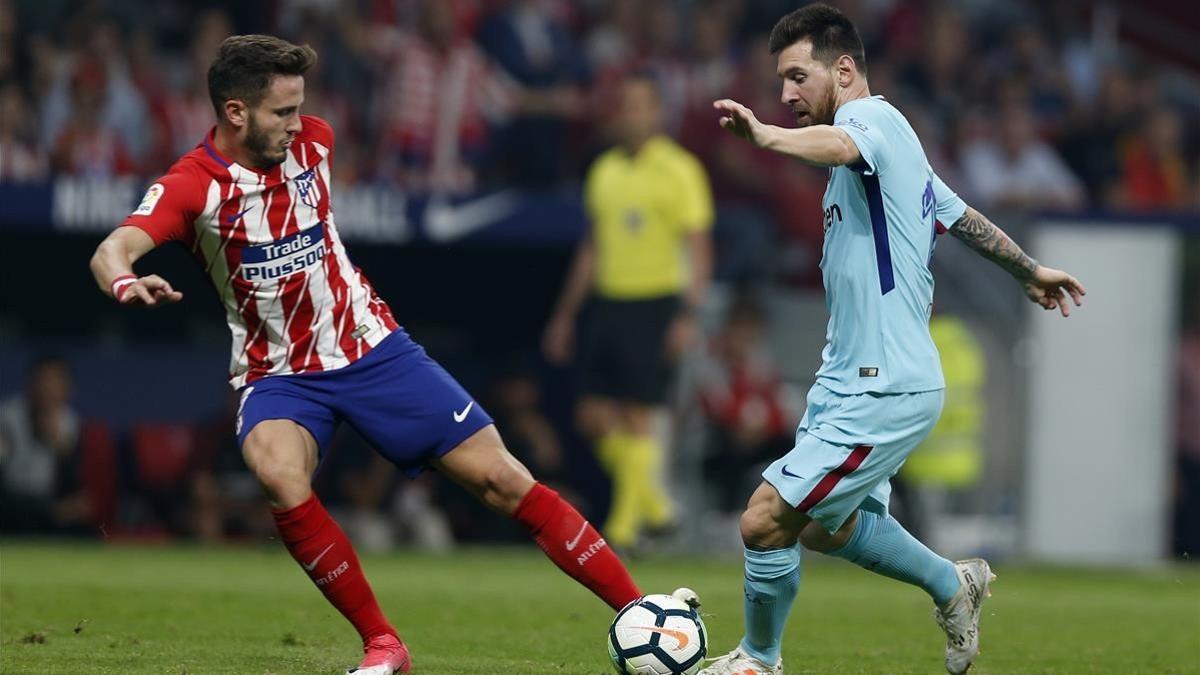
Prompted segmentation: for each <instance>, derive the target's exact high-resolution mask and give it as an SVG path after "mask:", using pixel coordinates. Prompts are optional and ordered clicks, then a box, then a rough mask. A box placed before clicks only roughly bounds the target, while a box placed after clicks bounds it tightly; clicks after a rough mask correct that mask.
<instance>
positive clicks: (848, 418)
mask: <svg viewBox="0 0 1200 675" xmlns="http://www.w3.org/2000/svg"><path fill="white" fill-rule="evenodd" d="M944 395H945V391H944V390H942V389H937V390H934V391H923V392H917V393H911V394H854V395H843V394H837V393H834V392H832V391H830V390H829V389H826V388H825V387H824V385H822V384H820V383H817V384H814V385H813V387H812V389H810V390H809V391H808V408H807V410H805V412H804V419H802V420H801V421H800V427H799V429H797V430H796V446H795V447H794V448H792V450H791V451H790V452H788V453H787V454H786V455H784V456H783V457H781V458H779V459H778V460H776V461H775V462H774V463H773V464H771V465H770V466H768V467H767V469H766V470H765V471H763V479H764V480H766V481H767V482H768V483H770V484H771V485H773V486H774V487H775V489H776V490H778V491H779V494H780V495H781V496H782V497H783V498H784V500H785V501H787V503H788V504H791V505H792V507H793V508H795V509H796V510H797V511H800V512H801V513H804V514H805V515H807V516H809V517H810V518H812V519H813V520H815V521H817V522H819V523H820V524H821V526H822V527H824V528H825V530H826V531H828V532H830V533H833V532H837V531H838V530H839V529H840V528H841V527H842V525H843V524H844V523H845V522H846V519H847V518H849V517H850V515H851V514H853V513H854V512H855V511H856V510H857V509H859V508H863V509H867V510H868V511H875V512H876V513H880V514H885V513H887V506H888V501H889V499H890V498H891V494H892V486H891V484H890V483H889V482H888V480H889V479H890V478H891V477H892V476H894V475H895V474H896V472H897V471H899V470H900V466H901V465H903V464H904V460H905V459H907V458H908V455H909V453H910V452H912V451H913V449H914V448H916V447H917V445H918V444H919V443H920V442H921V441H922V440H924V439H925V437H926V436H927V435H929V432H930V430H931V429H933V425H934V424H935V423H937V419H938V415H940V414H941V412H942V402H943V400H944V398H945V396H944Z"/></svg>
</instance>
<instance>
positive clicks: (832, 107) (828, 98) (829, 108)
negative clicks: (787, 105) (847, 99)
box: [810, 78, 837, 124]
mask: <svg viewBox="0 0 1200 675" xmlns="http://www.w3.org/2000/svg"><path fill="white" fill-rule="evenodd" d="M835 113H837V82H836V81H835V80H833V78H830V81H829V90H828V91H827V92H825V96H824V101H822V102H821V105H820V106H819V107H814V108H813V110H812V114H811V115H810V117H811V118H812V123H813V124H833V116H834V114H835Z"/></svg>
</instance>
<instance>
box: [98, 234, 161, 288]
mask: <svg viewBox="0 0 1200 675" xmlns="http://www.w3.org/2000/svg"><path fill="white" fill-rule="evenodd" d="M153 248H154V240H153V239H151V238H150V235H148V234H146V233H145V232H143V231H142V230H140V229H138V228H136V227H118V228H117V229H115V230H113V231H112V232H111V233H110V234H109V235H108V236H107V237H105V239H104V241H102V242H100V245H99V246H97V247H96V252H95V253H93V254H92V260H91V268H92V276H93V277H95V279H96V285H97V286H99V287H100V290H102V291H104V292H105V293H108V292H109V290H110V287H111V285H112V282H113V280H114V279H116V278H117V277H122V276H126V275H130V274H133V263H134V261H136V260H137V259H138V258H140V257H142V256H143V255H145V254H146V253H147V252H148V251H150V250H151V249H153Z"/></svg>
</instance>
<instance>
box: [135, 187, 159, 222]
mask: <svg viewBox="0 0 1200 675" xmlns="http://www.w3.org/2000/svg"><path fill="white" fill-rule="evenodd" d="M165 191H166V188H164V187H163V185H162V183H155V184H154V185H151V186H150V187H149V189H147V190H146V196H144V197H142V201H141V203H140V204H138V207H137V209H136V210H134V212H133V215H135V216H148V215H150V214H151V213H154V207H155V205H157V204H158V200H160V199H162V196H163V192H165Z"/></svg>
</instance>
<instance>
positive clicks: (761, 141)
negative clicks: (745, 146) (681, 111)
mask: <svg viewBox="0 0 1200 675" xmlns="http://www.w3.org/2000/svg"><path fill="white" fill-rule="evenodd" d="M713 107H714V108H716V109H717V110H718V111H720V112H721V119H720V124H721V127H722V128H723V129H725V130H726V131H729V132H730V133H732V134H733V135H734V136H737V137H738V138H741V139H743V140H746V141H749V142H751V143H753V144H754V145H756V146H758V147H760V148H766V149H767V150H774V151H775V152H778V153H781V154H784V155H788V156H789V157H795V158H796V159H798V160H800V161H801V162H804V163H805V164H811V165H813V166H842V165H845V164H856V163H858V162H859V161H861V160H862V155H861V154H860V153H859V151H858V146H857V145H855V144H854V139H852V138H850V134H847V133H846V132H845V131H842V130H841V129H838V128H837V127H832V126H829V125H827V124H816V125H813V126H809V127H801V128H798V129H785V128H783V127H777V126H775V125H773V124H763V123H762V122H759V121H758V118H757V117H755V116H754V111H752V110H750V109H749V108H747V107H746V106H744V105H742V104H741V103H738V102H737V101H734V100H732V99H728V98H724V99H721V100H720V101H713Z"/></svg>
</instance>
